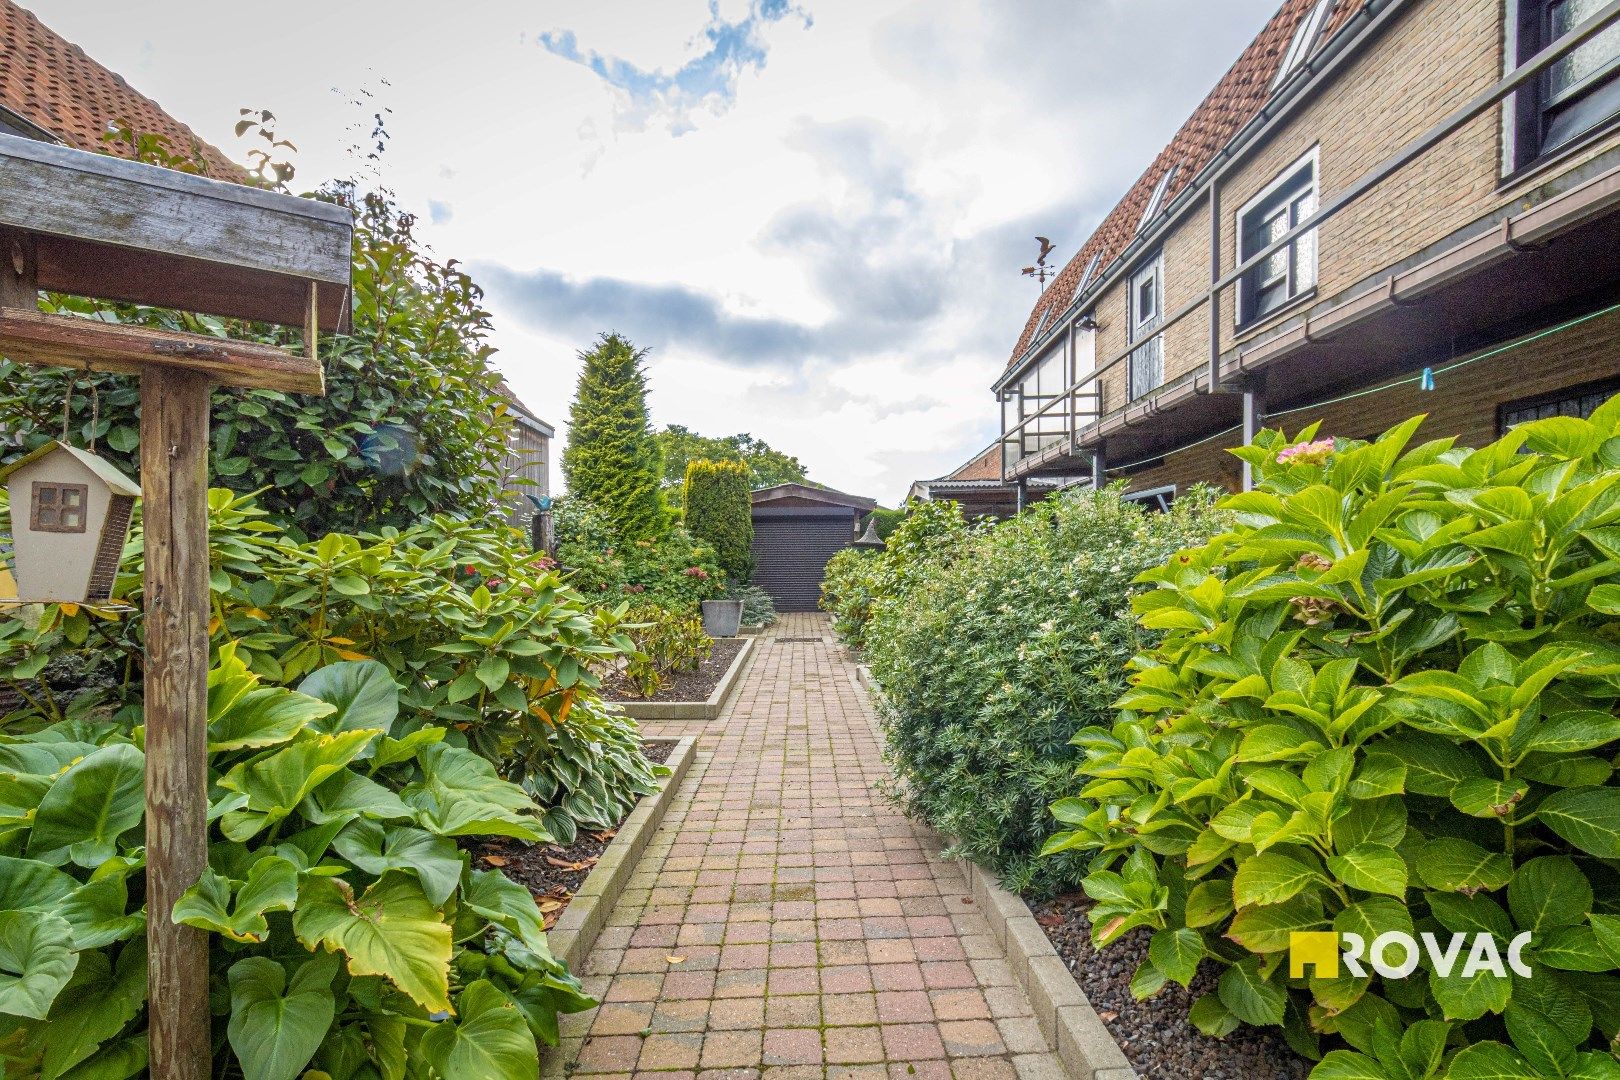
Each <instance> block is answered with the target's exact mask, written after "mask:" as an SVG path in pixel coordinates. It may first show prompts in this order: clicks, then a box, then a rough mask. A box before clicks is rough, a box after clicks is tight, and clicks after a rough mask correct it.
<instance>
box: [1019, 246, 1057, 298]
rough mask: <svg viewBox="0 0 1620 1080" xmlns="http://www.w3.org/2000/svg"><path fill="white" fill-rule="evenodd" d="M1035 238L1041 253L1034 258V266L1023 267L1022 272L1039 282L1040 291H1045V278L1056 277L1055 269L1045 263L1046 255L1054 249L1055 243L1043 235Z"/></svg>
mask: <svg viewBox="0 0 1620 1080" xmlns="http://www.w3.org/2000/svg"><path fill="white" fill-rule="evenodd" d="M1035 239H1036V241H1037V242H1039V244H1040V245H1041V253H1040V255H1039V256H1038V257H1037V258H1036V259H1035V265H1034V266H1026V267H1024V269H1023V274H1024V276H1025V277H1032V278H1034V279H1035V280H1036V281H1038V282H1040V283H1041V291H1042V292H1045V291H1046V279H1047V278H1051V277H1057V271H1056V270H1054V269H1052V268H1051V267H1050V266H1047V265H1046V259H1047V256H1049V255H1051V254H1052V251H1053V249H1055V248H1056V247H1057V245H1056V244H1054V243H1052V241H1050V240H1048V239H1047V238H1046V237H1044V236H1037V237H1036V238H1035Z"/></svg>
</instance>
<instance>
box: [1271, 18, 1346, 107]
mask: <svg viewBox="0 0 1620 1080" xmlns="http://www.w3.org/2000/svg"><path fill="white" fill-rule="evenodd" d="M1337 3H1338V0H1316V6H1315V7H1313V8H1311V11H1310V14H1308V15H1306V16H1305V17H1304V18H1303V19H1301V20H1300V22H1299V27H1298V28H1297V29H1296V30H1295V31H1294V40H1293V41H1291V42H1289V43H1288V52H1287V54H1286V55H1284V56H1283V62H1282V64H1281V66H1279V67H1278V68H1277V75H1276V77H1275V78H1274V79H1272V80H1271V88H1272V89H1273V90H1275V89H1277V87H1279V86H1281V85H1282V84H1283V83H1285V82H1287V81H1288V76H1290V75H1292V74H1293V73H1294V70H1295V69H1296V68H1298V67H1299V65H1301V64H1303V63H1304V62H1305V60H1306V58H1307V57H1309V56H1310V55H1311V50H1312V49H1313V48H1314V47H1315V45H1316V39H1317V38H1318V37H1320V36H1321V35H1322V28H1323V27H1324V26H1326V25H1327V21H1328V16H1329V15H1331V14H1333V8H1334V7H1335V6H1336V5H1337Z"/></svg>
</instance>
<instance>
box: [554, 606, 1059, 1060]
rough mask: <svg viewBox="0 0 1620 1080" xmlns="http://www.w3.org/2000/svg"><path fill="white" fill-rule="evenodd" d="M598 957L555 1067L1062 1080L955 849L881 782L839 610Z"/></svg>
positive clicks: (684, 816)
mask: <svg viewBox="0 0 1620 1080" xmlns="http://www.w3.org/2000/svg"><path fill="white" fill-rule="evenodd" d="M643 726H644V728H645V729H646V731H647V733H648V734H657V735H687V734H696V735H699V736H700V738H699V748H698V749H699V752H698V757H697V760H696V761H695V762H694V764H693V767H692V770H691V772H690V773H689V774H688V775H687V778H686V780H685V782H684V784H683V785H682V787H681V790H680V791H679V792H677V794H676V798H675V800H674V802H673V803H672V804H671V806H670V809H669V812H668V815H667V817H666V818H665V821H664V824H663V826H662V828H660V830H659V832H658V834H657V835H656V836H655V837H654V839H653V840H652V843H651V845H650V846H649V848H648V850H647V852H646V854H645V855H644V856H643V859H642V863H641V865H640V866H639V867H638V869H637V872H636V875H635V877H634V878H633V879H632V881H631V882H630V886H629V888H628V889H627V890H626V891H625V893H624V895H623V897H622V898H621V900H620V901H619V903H618V905H617V907H616V908H615V909H614V911H613V913H612V915H611V916H610V918H609V921H608V925H607V927H606V929H604V930H603V932H602V934H601V936H600V937H599V938H598V939H597V942H596V947H595V949H594V951H593V952H592V953H591V955H590V957H589V958H588V960H587V961H586V966H585V970H584V976H583V978H584V981H585V984H586V987H587V989H589V990H590V991H591V992H592V993H593V994H595V995H596V996H597V997H599V998H601V999H602V1005H601V1006H600V1007H598V1008H597V1009H594V1010H592V1011H591V1012H588V1013H581V1014H579V1015H577V1016H572V1017H564V1018H563V1025H564V1026H563V1036H564V1040H563V1044H562V1046H561V1047H560V1048H559V1049H558V1050H557V1051H554V1052H551V1053H549V1054H548V1055H547V1058H546V1064H545V1069H544V1071H545V1073H546V1075H548V1076H561V1075H564V1074H566V1073H573V1074H575V1075H579V1074H588V1075H590V1076H591V1077H592V1078H593V1080H607V1077H608V1075H612V1076H614V1077H617V1078H623V1077H629V1076H634V1077H636V1078H638V1080H688V1078H694V1077H702V1078H704V1080H751V1078H756V1077H757V1078H764V1080H831V1078H836V1080H844V1078H850V1080H855V1078H868V1077H870V1078H881V1077H888V1078H893V1080H934V1078H947V1077H954V1078H967V1077H974V1078H977V1077H985V1078H1024V1080H1036V1078H1039V1080H1049V1078H1050V1080H1061V1078H1062V1077H1063V1076H1064V1073H1063V1071H1062V1068H1061V1066H1060V1065H1059V1064H1058V1062H1057V1059H1056V1057H1055V1055H1053V1054H1052V1053H1050V1049H1049V1047H1048V1046H1047V1044H1046V1042H1045V1040H1044V1039H1043V1037H1042V1035H1041V1032H1040V1028H1039V1027H1038V1026H1037V1025H1036V1023H1035V1020H1034V1018H1033V1013H1032V1010H1031V1008H1030V1004H1029V1001H1028V999H1027V998H1026V996H1025V995H1024V992H1023V991H1022V990H1021V989H1020V988H1019V987H1018V986H1017V984H1016V983H1015V982H1014V980H1013V976H1012V972H1011V969H1010V968H1009V967H1008V965H1007V961H1006V960H1005V958H1004V956H1003V953H1002V950H1001V947H1000V946H999V945H998V944H997V943H996V940H995V938H993V937H992V936H991V934H990V928H989V925H988V924H987V923H986V922H985V919H984V917H983V916H982V915H980V914H979V913H978V912H977V909H976V908H975V906H974V905H973V903H972V902H971V900H970V898H969V896H968V893H967V890H966V887H965V886H964V884H963V880H962V875H961V871H960V870H959V869H958V867H957V866H956V865H955V864H952V863H947V862H944V861H942V860H940V859H939V857H938V855H937V852H938V850H939V846H940V842H939V839H938V837H937V836H936V835H935V834H934V833H932V832H931V831H930V830H928V829H927V828H926V827H924V826H921V825H917V824H915V823H913V822H912V821H910V820H909V819H907V818H906V817H904V816H903V815H901V814H900V813H899V811H898V810H896V809H895V808H894V806H893V805H892V804H891V803H889V802H888V801H887V800H886V799H885V798H884V797H883V795H882V794H880V793H879V792H878V791H877V790H876V788H875V785H876V784H877V782H878V781H879V780H881V779H883V777H884V776H886V775H887V773H886V770H885V768H884V765H883V761H882V756H881V750H880V742H879V736H878V734H877V732H876V730H875V724H874V714H873V708H872V703H871V700H870V698H869V697H868V695H867V693H866V691H865V689H864V688H863V687H862V686H861V685H860V684H859V682H858V681H857V678H856V668H855V665H854V664H853V663H852V662H851V661H850V660H849V658H848V655H847V654H846V652H845V651H844V650H843V648H842V647H841V646H839V645H837V644H836V643H835V641H834V639H833V636H832V631H831V629H830V627H829V625H828V623H827V620H826V618H825V617H824V616H820V615H798V614H795V615H786V616H784V617H783V618H781V619H780V620H779V621H778V622H777V623H776V625H775V626H774V627H772V628H771V630H770V631H769V632H767V634H766V635H765V636H764V638H763V639H762V640H761V641H759V642H758V643H757V645H756V648H755V653H754V656H753V658H752V659H751V660H750V661H749V669H748V670H747V671H746V672H744V674H743V678H742V682H741V684H740V685H739V686H738V689H737V692H736V694H735V695H734V696H733V698H732V702H731V704H730V706H729V707H728V708H727V709H726V710H725V712H724V713H723V714H722V715H721V716H720V717H719V718H718V719H716V720H713V721H708V722H700V721H689V722H679V721H671V722H666V723H651V722H649V723H645V724H644V725H643Z"/></svg>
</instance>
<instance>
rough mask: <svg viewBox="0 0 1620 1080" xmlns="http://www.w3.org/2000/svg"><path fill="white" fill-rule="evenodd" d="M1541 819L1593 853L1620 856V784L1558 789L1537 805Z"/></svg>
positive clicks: (1556, 831) (1578, 845)
mask: <svg viewBox="0 0 1620 1080" xmlns="http://www.w3.org/2000/svg"><path fill="white" fill-rule="evenodd" d="M1537 816H1538V817H1540V819H1541V821H1542V822H1543V823H1544V824H1545V825H1546V826H1547V828H1549V829H1551V830H1552V831H1553V832H1555V833H1557V834H1558V835H1559V836H1561V837H1563V838H1564V839H1565V840H1568V841H1569V842H1570V843H1571V844H1574V845H1575V846H1576V847H1578V848H1580V849H1581V850H1582V851H1584V852H1586V853H1587V854H1589V855H1596V856H1597V857H1598V858H1600V859H1620V788H1613V787H1586V788H1565V789H1564V790H1563V791H1555V792H1553V793H1552V794H1551V795H1549V796H1547V798H1546V799H1545V800H1543V801H1542V803H1541V806H1540V807H1539V808H1538V809H1537Z"/></svg>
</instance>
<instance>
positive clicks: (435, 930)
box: [0, 646, 592, 1080]
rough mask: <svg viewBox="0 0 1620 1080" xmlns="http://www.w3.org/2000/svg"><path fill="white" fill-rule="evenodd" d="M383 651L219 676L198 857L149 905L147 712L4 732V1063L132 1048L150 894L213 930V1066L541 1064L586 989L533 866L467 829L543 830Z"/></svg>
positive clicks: (92, 1065)
mask: <svg viewBox="0 0 1620 1080" xmlns="http://www.w3.org/2000/svg"><path fill="white" fill-rule="evenodd" d="M398 714H399V700H398V694H397V690H396V687H395V684H394V681H393V679H392V678H391V677H390V676H389V674H388V672H387V670H386V669H385V668H384V667H383V666H382V665H381V664H379V663H377V662H375V661H363V662H340V663H338V664H333V665H329V666H326V667H323V668H320V669H318V670H316V671H315V672H313V673H311V674H310V675H309V676H308V677H307V678H305V679H304V680H303V683H302V685H301V687H300V689H299V690H297V691H295V690H291V689H287V688H284V687H273V686H267V685H264V684H263V683H262V682H261V680H260V679H259V677H258V676H256V675H254V674H253V673H252V672H250V671H249V670H248V668H247V666H246V665H245V663H244V662H243V659H242V657H241V656H240V655H239V654H238V652H237V650H236V649H235V648H234V647H230V646H227V647H226V648H225V649H223V650H222V651H221V656H220V663H219V665H218V666H217V667H216V668H215V669H214V671H213V672H211V673H210V676H209V680H208V757H209V770H208V771H209V815H208V816H209V821H210V837H209V839H210V844H209V859H208V862H209V865H208V869H207V870H206V871H205V873H204V875H203V878H202V880H201V881H200V882H198V884H197V885H196V886H195V887H193V888H192V889H190V890H189V891H187V892H186V893H185V894H184V895H183V896H182V897H181V899H180V901H179V902H178V903H177V904H176V905H175V907H174V910H173V911H172V912H147V911H145V910H144V909H143V907H142V904H141V901H140V897H141V896H142V894H143V892H144V869H145V857H146V852H145V849H144V848H143V846H142V843H143V831H142V817H143V810H144V798H143V785H142V776H143V767H144V755H143V753H142V741H143V739H142V736H143V732H142V730H141V729H140V728H139V727H135V728H133V729H130V728H125V727H123V726H120V725H116V724H111V723H106V724H91V723H88V722H85V721H80V720H68V721H63V722H61V723H58V724H55V725H52V726H49V727H47V728H44V729H43V730H40V731H38V732H35V733H33V734H29V735H24V736H20V737H14V738H5V739H0V1063H3V1066H4V1075H5V1076H7V1077H8V1078H10V1077H19V1078H33V1077H38V1078H43V1080H52V1078H55V1077H73V1078H76V1080H79V1078H89V1077H98V1078H107V1080H121V1078H124V1077H130V1076H135V1075H137V1074H138V1073H140V1072H141V1071H142V1069H143V1068H144V1066H145V1061H146V1035H145V1023H146V1004H147V1003H146V963H147V957H146V938H145V925H146V920H147V919H148V918H170V919H173V920H174V921H176V922H180V923H185V924H187V925H190V926H195V927H198V928H199V929H201V930H203V931H206V932H207V934H208V940H209V969H210V978H211V987H212V997H213V1001H214V1004H215V1009H214V1012H215V1036H216V1038H215V1040H214V1047H215V1068H214V1071H215V1074H216V1075H221V1076H238V1075H239V1076H242V1077H244V1078H245V1080H293V1078H295V1077H298V1076H300V1075H305V1074H306V1073H305V1070H312V1072H311V1073H309V1075H323V1076H326V1077H330V1078H332V1080H345V1078H355V1080H388V1078H397V1077H404V1076H413V1077H426V1076H429V1075H437V1076H438V1077H441V1078H442V1080H486V1078H490V1077H508V1078H511V1080H533V1077H534V1076H535V1075H536V1072H537V1069H538V1046H539V1045H540V1044H541V1043H550V1044H555V1043H556V1041H557V1014H558V1013H559V1012H569V1011H577V1010H579V1009H582V1008H586V1007H589V1006H590V1005H591V1004H592V1002H591V999H589V998H588V997H586V996H585V995H584V994H583V992H582V991H581V989H580V987H579V984H578V982H577V981H575V980H574V979H573V977H572V976H570V975H569V974H568V972H567V971H566V970H565V969H564V967H563V966H562V964H561V963H560V962H558V961H557V960H555V959H554V958H553V957H552V956H551V954H550V952H549V951H548V950H547V947H546V940H545V934H544V931H543V920H542V917H541V915H540V912H539V909H538V908H537V907H536V906H535V903H534V900H533V898H532V897H531V896H530V895H529V892H528V890H527V889H525V888H524V887H523V886H521V885H518V884H516V883H514V882H512V881H510V880H508V879H507V878H505V877H503V876H502V875H501V874H500V872H499V871H494V870H487V871H486V870H478V869H475V868H474V867H473V866H472V864H471V862H470V861H469V859H468V857H467V856H466V855H465V854H464V853H463V852H462V851H461V850H460V848H459V846H458V840H460V839H461V838H463V837H479V836H511V837H519V838H523V839H528V840H540V839H545V838H546V836H547V834H546V832H545V828H544V826H543V825H542V823H541V819H540V813H539V807H538V806H537V805H536V804H535V803H534V802H533V800H532V799H530V798H529V797H528V796H527V795H526V794H525V793H524V792H523V791H522V790H521V789H519V788H518V787H516V786H515V785H513V784H510V783H507V782H505V781H503V780H501V779H500V778H499V777H497V776H496V775H495V772H494V770H493V769H492V768H491V767H490V765H489V763H488V762H486V761H484V759H482V758H481V757H479V756H478V755H476V754H474V753H473V752H471V751H470V750H466V749H463V748H460V747H456V746H452V745H450V744H449V743H447V742H446V739H445V736H446V731H445V729H444V728H442V727H437V726H431V725H429V726H414V727H413V726H411V725H409V724H406V723H404V722H403V721H402V720H401V719H400V718H399V715H398Z"/></svg>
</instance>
